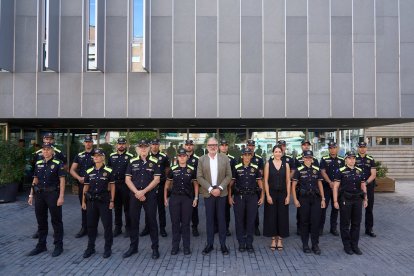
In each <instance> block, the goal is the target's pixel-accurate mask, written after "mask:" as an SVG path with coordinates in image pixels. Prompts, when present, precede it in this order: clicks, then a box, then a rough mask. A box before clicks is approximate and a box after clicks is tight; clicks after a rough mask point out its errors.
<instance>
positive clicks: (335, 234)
mask: <svg viewBox="0 0 414 276" xmlns="http://www.w3.org/2000/svg"><path fill="white" fill-rule="evenodd" d="M329 233H331V234H332V235H334V236H339V233H338V230H336V229H331V231H329Z"/></svg>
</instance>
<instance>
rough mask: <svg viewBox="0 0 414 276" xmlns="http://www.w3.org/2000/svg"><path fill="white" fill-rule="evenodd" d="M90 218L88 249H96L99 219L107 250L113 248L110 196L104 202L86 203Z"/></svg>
mask: <svg viewBox="0 0 414 276" xmlns="http://www.w3.org/2000/svg"><path fill="white" fill-rule="evenodd" d="M86 210H87V217H88V248H95V240H96V235H97V232H98V222H99V217H100V218H101V221H102V225H103V228H104V238H105V250H109V249H111V247H112V243H113V236H112V210H111V209H109V195H107V196H106V198H105V199H104V200H102V201H98V200H94V201H90V200H88V201H87V203H86Z"/></svg>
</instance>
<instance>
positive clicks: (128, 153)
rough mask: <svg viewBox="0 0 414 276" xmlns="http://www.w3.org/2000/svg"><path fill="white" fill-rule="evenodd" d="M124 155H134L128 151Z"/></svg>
mask: <svg viewBox="0 0 414 276" xmlns="http://www.w3.org/2000/svg"><path fill="white" fill-rule="evenodd" d="M126 155H128V156H131V157H134V155H133V154H132V153H130V152H127V153H126Z"/></svg>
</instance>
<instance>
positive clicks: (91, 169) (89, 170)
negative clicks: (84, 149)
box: [86, 167, 94, 173]
mask: <svg viewBox="0 0 414 276" xmlns="http://www.w3.org/2000/svg"><path fill="white" fill-rule="evenodd" d="M93 169H94V168H93V167H92V168H89V169H87V170H86V173H90V172H91V171H93Z"/></svg>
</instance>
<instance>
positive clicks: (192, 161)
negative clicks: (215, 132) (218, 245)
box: [184, 140, 200, 237]
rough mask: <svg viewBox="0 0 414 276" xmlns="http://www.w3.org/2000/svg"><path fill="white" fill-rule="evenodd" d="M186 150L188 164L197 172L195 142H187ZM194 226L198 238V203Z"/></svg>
mask: <svg viewBox="0 0 414 276" xmlns="http://www.w3.org/2000/svg"><path fill="white" fill-rule="evenodd" d="M184 149H185V151H186V152H187V156H188V160H187V164H188V165H190V166H192V167H194V170H195V171H197V167H198V159H199V156H198V155H196V154H195V153H194V141H193V140H185V144H184ZM191 221H192V225H191V228H192V229H193V236H194V237H198V236H199V235H200V233H199V232H198V223H199V219H198V203H197V206H195V207H193V214H192V217H191Z"/></svg>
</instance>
